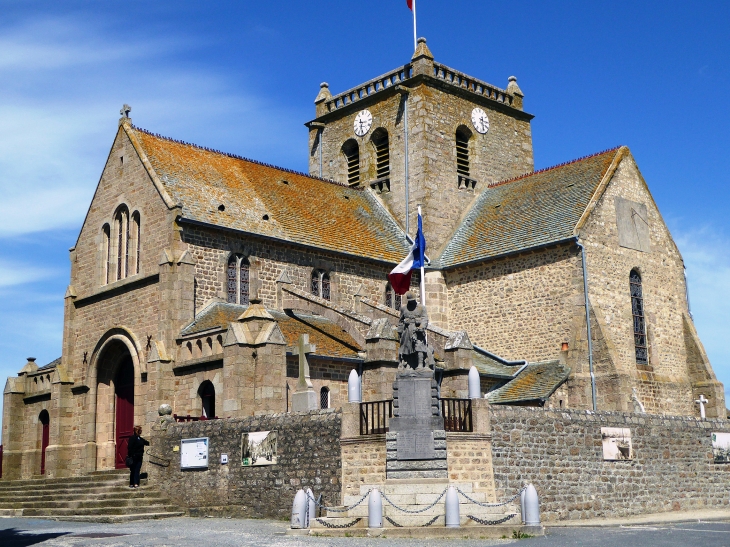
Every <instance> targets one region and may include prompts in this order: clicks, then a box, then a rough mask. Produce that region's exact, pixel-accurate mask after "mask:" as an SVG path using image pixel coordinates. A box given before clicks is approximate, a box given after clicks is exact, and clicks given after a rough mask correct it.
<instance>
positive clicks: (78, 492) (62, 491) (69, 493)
mask: <svg viewBox="0 0 730 547" xmlns="http://www.w3.org/2000/svg"><path fill="white" fill-rule="evenodd" d="M145 487H146V486H145V485H141V484H140V488H141V489H143V488H145ZM127 490H130V488H129V485H128V484H127V485H124V484H115V485H112V486H98V485H94V486H87V487H86V488H50V489H42V488H38V489H31V488H19V489H14V490H8V491H5V492H0V500H4V499H8V498H13V497H18V496H27V495H28V494H29V493H31V495H36V496H66V497H84V496H98V495H102V494H105V493H118V492H126V491H127Z"/></svg>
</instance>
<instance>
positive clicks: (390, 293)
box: [385, 283, 401, 311]
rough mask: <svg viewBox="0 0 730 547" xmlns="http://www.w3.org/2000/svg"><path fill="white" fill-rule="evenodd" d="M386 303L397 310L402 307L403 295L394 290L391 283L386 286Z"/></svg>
mask: <svg viewBox="0 0 730 547" xmlns="http://www.w3.org/2000/svg"><path fill="white" fill-rule="evenodd" d="M385 305H386V306H388V307H389V308H393V309H394V310H396V311H397V310H400V307H401V296H400V295H399V294H398V293H396V292H395V291H394V290H393V287H391V286H390V283H388V284H387V285H386V286H385Z"/></svg>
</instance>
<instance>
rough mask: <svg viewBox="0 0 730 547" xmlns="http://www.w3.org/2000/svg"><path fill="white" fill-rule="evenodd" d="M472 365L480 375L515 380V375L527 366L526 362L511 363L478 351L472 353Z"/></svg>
mask: <svg viewBox="0 0 730 547" xmlns="http://www.w3.org/2000/svg"><path fill="white" fill-rule="evenodd" d="M472 363H473V364H474V366H475V367H476V368H477V370H478V371H479V373H480V374H486V375H488V376H490V377H492V378H514V376H515V374H516V373H517V372H518V371H519V370H520V368H522V366H523V365H524V364H525V362H524V361H517V362H514V363H510V362H509V361H504V360H501V359H500V358H499V357H496V356H491V355H487V354H485V353H482V352H480V351H477V350H474V351H473V353H472Z"/></svg>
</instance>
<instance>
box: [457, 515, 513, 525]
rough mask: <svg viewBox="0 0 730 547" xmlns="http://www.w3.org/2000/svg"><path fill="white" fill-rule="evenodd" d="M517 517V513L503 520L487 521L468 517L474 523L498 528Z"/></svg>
mask: <svg viewBox="0 0 730 547" xmlns="http://www.w3.org/2000/svg"><path fill="white" fill-rule="evenodd" d="M516 516H517V513H513V514H511V515H507V516H506V517H504V518H501V519H499V520H486V519H480V518H477V517H475V516H474V515H467V517H468V518H470V519H471V520H473V521H474V522H478V523H479V524H481V525H483V526H496V525H497V524H504V523H505V522H507V521H508V520H510V519H511V518H513V517H516Z"/></svg>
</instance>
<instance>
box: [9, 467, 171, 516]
mask: <svg viewBox="0 0 730 547" xmlns="http://www.w3.org/2000/svg"><path fill="white" fill-rule="evenodd" d="M184 514H185V513H184V512H183V511H181V510H180V509H179V508H177V507H174V506H173V505H172V504H171V502H170V500H169V499H167V498H165V497H163V496H162V494H161V493H160V492H159V491H158V490H157V489H156V488H155V487H154V486H150V485H149V484H147V479H142V481H141V484H140V487H139V488H135V489H131V488H129V471H127V470H124V469H120V470H113V471H96V472H94V473H91V474H90V475H85V476H82V477H69V478H64V479H42V478H37V479H28V480H0V517H3V516H4V517H36V518H47V519H53V520H77V521H84V522H123V521H129V520H140V519H154V518H165V517H177V516H181V515H184Z"/></svg>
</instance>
